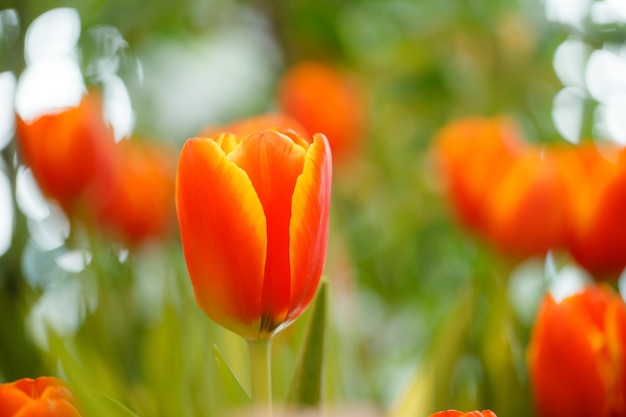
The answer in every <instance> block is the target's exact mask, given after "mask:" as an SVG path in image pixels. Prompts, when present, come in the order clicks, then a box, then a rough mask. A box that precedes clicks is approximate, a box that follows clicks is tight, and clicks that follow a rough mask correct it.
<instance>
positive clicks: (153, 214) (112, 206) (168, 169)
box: [89, 140, 175, 245]
mask: <svg viewBox="0 0 626 417" xmlns="http://www.w3.org/2000/svg"><path fill="white" fill-rule="evenodd" d="M114 156H115V160H114V162H113V164H112V167H111V170H109V171H104V172H102V173H101V174H102V175H100V176H99V177H98V178H97V179H96V181H95V182H94V187H93V190H92V191H93V192H92V193H90V195H89V200H90V203H91V205H92V207H93V208H94V211H95V216H96V218H97V219H98V223H99V225H100V226H104V227H105V228H106V229H108V230H109V231H111V232H112V233H113V234H114V235H116V236H117V237H118V238H120V239H121V240H123V241H124V242H126V243H128V244H130V245H137V244H139V243H141V242H144V241H146V240H148V239H150V238H158V237H160V236H162V235H164V234H165V232H166V231H167V230H168V229H169V228H170V226H171V225H172V223H173V220H174V182H175V161H174V158H173V155H172V154H171V153H170V152H169V150H167V149H165V148H163V147H158V146H156V145H148V144H145V143H141V142H136V141H131V140H124V141H122V142H120V143H118V144H116V145H115V154H114Z"/></svg>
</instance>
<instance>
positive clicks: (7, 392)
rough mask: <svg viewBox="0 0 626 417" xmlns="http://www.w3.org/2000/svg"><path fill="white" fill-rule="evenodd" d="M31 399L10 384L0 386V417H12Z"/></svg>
mask: <svg viewBox="0 0 626 417" xmlns="http://www.w3.org/2000/svg"><path fill="white" fill-rule="evenodd" d="M30 402H32V399H31V398H30V397H29V396H28V395H27V394H26V393H24V392H23V391H21V390H20V389H18V388H16V387H14V386H13V385H12V384H4V385H0V417H13V416H14V415H15V414H16V413H17V411H18V410H20V409H21V408H23V407H25V406H26V405H27V404H28V403H30Z"/></svg>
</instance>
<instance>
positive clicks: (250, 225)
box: [176, 130, 331, 340]
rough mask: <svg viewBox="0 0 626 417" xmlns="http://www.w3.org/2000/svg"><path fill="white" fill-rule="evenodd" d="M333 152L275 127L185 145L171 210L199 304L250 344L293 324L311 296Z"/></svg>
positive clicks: (322, 142)
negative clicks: (274, 128)
mask: <svg viewBox="0 0 626 417" xmlns="http://www.w3.org/2000/svg"><path fill="white" fill-rule="evenodd" d="M330 187H331V153H330V148H329V145H328V142H327V141H326V138H325V137H324V136H323V135H315V136H314V137H313V140H312V142H308V141H306V140H305V139H302V138H300V137H299V136H296V135H291V136H289V135H285V134H282V133H280V132H277V131H274V130H266V131H261V132H256V133H253V134H251V135H248V136H243V137H240V136H235V135H232V134H223V135H220V136H217V137H214V138H199V137H198V138H193V139H190V140H188V141H187V142H186V143H185V145H184V146H183V149H182V151H181V154H180V159H179V163H178V173H177V178H176V208H177V213H178V222H179V226H180V234H181V240H182V246H183V251H184V254H185V261H186V263H187V270H188V272H189V276H190V278H191V282H192V285H193V289H194V293H195V296H196V300H197V302H198V304H199V305H200V307H201V308H202V309H203V310H204V311H205V312H206V313H207V315H208V316H209V317H211V318H212V319H213V320H214V321H216V322H217V323H219V324H220V325H222V326H224V327H226V328H228V329H230V330H232V331H234V332H236V333H238V334H240V335H241V336H243V337H245V338H246V339H248V340H258V339H266V338H269V337H271V335H272V334H273V333H274V332H276V331H277V330H278V329H279V328H281V327H283V326H285V325H286V324H288V323H290V322H291V321H293V320H294V319H295V318H296V317H298V316H299V315H300V314H301V313H302V312H303V310H304V309H305V308H306V307H307V306H308V304H309V303H310V302H311V299H312V298H313V296H314V294H315V291H316V289H317V286H318V283H319V279H320V276H321V273H322V268H323V266H324V261H325V257H326V245H327V239H328V215H329V204H330Z"/></svg>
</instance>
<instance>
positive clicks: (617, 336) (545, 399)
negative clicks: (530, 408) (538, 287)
mask: <svg viewBox="0 0 626 417" xmlns="http://www.w3.org/2000/svg"><path fill="white" fill-rule="evenodd" d="M528 365H529V368H530V381H531V386H532V390H533V394H534V401H535V407H536V410H537V412H538V415H539V416H541V417H588V416H594V417H615V416H624V415H626V304H624V301H623V300H622V298H621V297H620V296H619V295H618V294H615V293H614V292H613V291H612V290H610V289H609V288H608V287H604V286H593V287H588V288H586V289H585V290H584V291H582V292H580V293H578V294H575V295H572V296H570V297H567V298H565V299H564V300H562V301H561V302H556V301H555V300H554V299H553V298H552V297H551V296H550V295H546V296H545V298H544V300H543V302H542V304H541V306H540V308H539V312H538V314H537V319H536V323H535V326H534V329H533V331H532V335H531V340H530V345H529V350H528Z"/></svg>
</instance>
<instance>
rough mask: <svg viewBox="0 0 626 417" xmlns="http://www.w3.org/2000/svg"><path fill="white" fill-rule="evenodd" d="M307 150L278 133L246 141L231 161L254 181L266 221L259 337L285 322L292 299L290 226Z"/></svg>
mask: <svg viewBox="0 0 626 417" xmlns="http://www.w3.org/2000/svg"><path fill="white" fill-rule="evenodd" d="M305 157H306V149H305V148H303V147H302V146H300V145H298V144H296V143H294V141H293V140H292V139H291V138H290V137H288V136H286V135H282V134H280V133H278V132H275V131H270V130H266V131H261V132H257V133H253V134H252V135H250V136H247V137H246V138H244V139H243V140H242V141H241V143H240V144H239V146H238V147H237V148H235V150H233V152H232V153H231V154H230V155H228V158H229V159H230V160H231V161H232V162H234V163H235V164H237V166H239V167H241V168H242V169H243V170H244V171H245V172H246V173H247V174H248V177H249V178H250V181H252V185H253V186H254V189H255V191H256V194H257V195H258V198H259V200H260V201H261V205H262V206H263V210H264V212H265V218H266V220H267V258H266V262H265V279H264V282H263V293H262V294H263V301H262V308H263V311H262V324H261V328H260V334H259V335H260V337H264V336H265V335H268V334H271V332H273V330H274V329H275V328H276V327H277V326H278V325H279V324H281V323H283V322H284V321H285V317H286V316H287V312H288V308H289V298H290V281H291V279H290V270H289V269H290V267H289V240H290V233H289V225H290V219H291V214H292V209H291V204H292V203H291V202H292V196H293V193H294V188H295V186H296V181H297V179H298V177H299V176H300V174H301V173H302V170H303V167H304V161H305Z"/></svg>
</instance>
